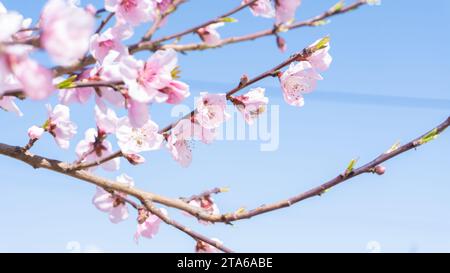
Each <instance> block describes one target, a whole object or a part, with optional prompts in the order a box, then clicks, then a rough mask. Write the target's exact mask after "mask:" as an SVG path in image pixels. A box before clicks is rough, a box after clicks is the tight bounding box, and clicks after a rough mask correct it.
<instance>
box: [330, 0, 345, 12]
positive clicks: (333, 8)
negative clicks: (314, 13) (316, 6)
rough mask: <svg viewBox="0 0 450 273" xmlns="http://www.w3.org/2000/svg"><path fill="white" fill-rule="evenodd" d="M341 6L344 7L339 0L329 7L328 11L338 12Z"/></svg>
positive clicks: (342, 2)
mask: <svg viewBox="0 0 450 273" xmlns="http://www.w3.org/2000/svg"><path fill="white" fill-rule="evenodd" d="M343 7H344V1H343V0H341V1H339V2H337V3H336V4H334V6H332V7H331V9H330V11H331V12H339V11H340V10H341V9H342V8H343Z"/></svg>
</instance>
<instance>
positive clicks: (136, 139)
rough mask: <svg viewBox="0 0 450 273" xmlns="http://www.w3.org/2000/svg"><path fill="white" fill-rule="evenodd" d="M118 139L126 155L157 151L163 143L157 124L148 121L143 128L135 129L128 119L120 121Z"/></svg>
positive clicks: (117, 132)
mask: <svg viewBox="0 0 450 273" xmlns="http://www.w3.org/2000/svg"><path fill="white" fill-rule="evenodd" d="M116 137H117V140H118V145H119V147H120V149H121V150H122V152H123V153H125V154H137V153H140V152H144V151H152V150H157V149H159V148H160V147H161V144H162V141H163V136H162V135H161V134H159V133H158V125H157V124H156V123H154V122H153V121H151V120H148V121H147V123H146V124H144V126H142V127H141V128H133V127H132V126H131V123H130V120H129V119H128V117H125V118H121V119H120V120H119V123H118V126H117V130H116Z"/></svg>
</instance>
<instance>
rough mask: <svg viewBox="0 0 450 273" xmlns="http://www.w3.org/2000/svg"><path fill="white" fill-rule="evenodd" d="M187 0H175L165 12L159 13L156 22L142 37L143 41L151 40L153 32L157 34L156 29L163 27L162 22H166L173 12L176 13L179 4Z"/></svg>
mask: <svg viewBox="0 0 450 273" xmlns="http://www.w3.org/2000/svg"><path fill="white" fill-rule="evenodd" d="M186 1H187V0H174V1H173V2H172V3H171V7H170V8H169V9H168V10H167V11H166V12H164V13H163V14H160V15H158V17H157V18H156V20H155V22H154V23H153V24H152V26H151V28H150V29H149V30H148V31H147V32H146V33H145V35H144V37H142V39H141V42H145V41H149V40H151V38H152V36H153V34H155V32H156V31H158V29H159V28H160V27H161V24H162V23H163V22H164V20H165V19H166V18H167V17H168V16H169V15H170V14H172V13H174V12H175V11H176V10H177V9H178V6H180V5H181V4H183V3H185V2H186Z"/></svg>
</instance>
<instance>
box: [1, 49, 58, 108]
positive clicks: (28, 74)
mask: <svg viewBox="0 0 450 273" xmlns="http://www.w3.org/2000/svg"><path fill="white" fill-rule="evenodd" d="M10 65H11V70H12V72H13V74H14V76H15V77H16V78H17V80H18V81H19V83H20V84H21V86H22V88H23V91H24V92H25V94H26V95H27V97H29V98H31V99H34V100H42V99H45V98H47V97H48V96H50V94H51V93H52V92H53V90H55V87H54V86H53V83H52V80H53V74H52V72H51V71H50V70H49V69H47V68H45V67H43V66H41V65H39V64H38V63H37V62H36V61H34V60H32V59H30V58H28V57H26V56H23V57H22V56H21V57H19V58H10Z"/></svg>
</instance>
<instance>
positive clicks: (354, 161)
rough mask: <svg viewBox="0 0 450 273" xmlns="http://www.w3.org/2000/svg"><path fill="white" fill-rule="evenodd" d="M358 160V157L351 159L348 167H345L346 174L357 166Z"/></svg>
mask: <svg viewBox="0 0 450 273" xmlns="http://www.w3.org/2000/svg"><path fill="white" fill-rule="evenodd" d="M356 162H358V159H352V160H351V161H350V163H349V164H348V166H347V168H346V169H345V173H344V175H345V176H347V175H349V174H350V173H351V172H352V171H353V169H354V168H355V165H356Z"/></svg>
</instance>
